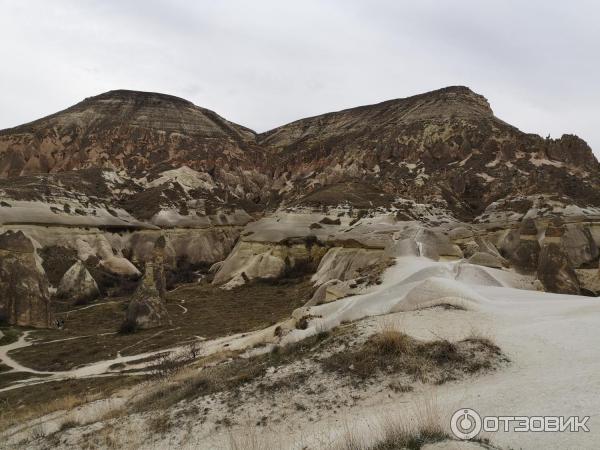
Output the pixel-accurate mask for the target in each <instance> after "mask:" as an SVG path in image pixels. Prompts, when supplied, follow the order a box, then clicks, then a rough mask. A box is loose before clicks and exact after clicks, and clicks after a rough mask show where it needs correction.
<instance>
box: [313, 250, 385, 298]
mask: <svg viewBox="0 0 600 450" xmlns="http://www.w3.org/2000/svg"><path fill="white" fill-rule="evenodd" d="M383 254H384V251H383V250H376V249H365V248H343V247H335V248H332V249H330V250H329V251H328V252H327V253H326V254H325V256H323V259H321V262H320V264H319V267H318V269H317V272H316V273H315V274H314V275H313V276H312V281H313V282H314V283H315V285H317V286H320V285H322V284H324V283H326V282H329V281H330V280H338V281H347V280H352V279H354V278H357V277H358V276H359V275H360V271H361V270H363V269H366V268H369V267H372V266H374V265H375V264H377V263H378V262H379V261H380V260H381V258H382V256H383ZM324 292H325V291H324Z"/></svg>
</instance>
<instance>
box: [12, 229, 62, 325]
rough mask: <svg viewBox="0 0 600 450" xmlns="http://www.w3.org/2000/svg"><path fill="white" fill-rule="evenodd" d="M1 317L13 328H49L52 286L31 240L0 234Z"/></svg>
mask: <svg viewBox="0 0 600 450" xmlns="http://www.w3.org/2000/svg"><path fill="white" fill-rule="evenodd" d="M0 292H1V294H0V317H1V318H2V320H4V321H6V322H7V323H9V324H11V325H20V326H25V327H37V328H48V327H49V326H50V325H51V322H52V312H51V307H50V296H49V294H48V283H47V280H46V275H45V273H44V270H43V269H42V267H41V266H40V264H39V263H38V261H37V259H36V255H35V248H34V246H33V243H32V242H31V239H29V238H28V237H27V236H26V235H25V234H24V233H23V232H21V231H17V232H12V231H8V232H6V233H3V234H0Z"/></svg>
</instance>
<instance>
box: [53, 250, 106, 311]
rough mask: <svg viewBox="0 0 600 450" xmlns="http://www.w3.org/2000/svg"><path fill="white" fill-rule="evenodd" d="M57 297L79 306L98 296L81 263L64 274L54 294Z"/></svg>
mask: <svg viewBox="0 0 600 450" xmlns="http://www.w3.org/2000/svg"><path fill="white" fill-rule="evenodd" d="M56 295H57V297H59V298H63V299H67V300H69V301H72V302H73V303H74V304H76V305H81V304H84V303H87V302H90V301H92V300H95V299H97V298H98V297H99V296H100V290H99V289H98V285H97V284H96V281H95V280H94V278H93V277H92V275H91V274H90V273H89V272H88V270H87V269H86V267H85V265H84V264H83V263H82V262H81V261H77V262H76V263H75V264H73V265H72V266H71V267H70V268H69V270H67V271H66V272H65V274H64V275H63V277H62V279H61V280H60V283H59V285H58V290H57V292H56Z"/></svg>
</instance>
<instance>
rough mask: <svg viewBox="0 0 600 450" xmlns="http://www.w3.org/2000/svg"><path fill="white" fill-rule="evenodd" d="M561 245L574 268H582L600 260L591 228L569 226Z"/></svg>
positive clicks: (576, 225) (577, 225)
mask: <svg viewBox="0 0 600 450" xmlns="http://www.w3.org/2000/svg"><path fill="white" fill-rule="evenodd" d="M561 244H562V247H563V249H564V250H565V252H566V253H567V256H568V257H569V260H570V261H571V264H572V266H573V267H580V266H581V265H583V264H585V263H589V262H592V261H595V260H596V259H597V258H598V255H599V251H598V246H597V245H596V242H595V241H594V238H593V237H592V234H591V232H590V230H589V228H588V227H585V226H583V225H581V224H569V225H567V226H566V229H565V231H564V234H563V235H562V239H561Z"/></svg>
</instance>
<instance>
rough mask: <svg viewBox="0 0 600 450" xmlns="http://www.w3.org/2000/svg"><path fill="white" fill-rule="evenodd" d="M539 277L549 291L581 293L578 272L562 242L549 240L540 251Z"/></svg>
mask: <svg viewBox="0 0 600 450" xmlns="http://www.w3.org/2000/svg"><path fill="white" fill-rule="evenodd" d="M537 278H538V279H539V280H540V282H541V283H542V285H543V286H544V289H545V290H546V291H547V292H555V293H558V294H574V295H579V294H580V293H581V290H580V286H579V281H578V280H577V274H576V273H575V270H574V269H573V267H572V266H571V262H570V260H569V257H568V256H567V254H566V253H565V251H564V250H563V248H562V247H561V245H560V244H558V243H556V242H547V243H545V244H544V247H543V248H542V251H541V253H540V260H539V264H538V268H537Z"/></svg>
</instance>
